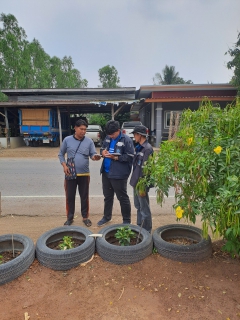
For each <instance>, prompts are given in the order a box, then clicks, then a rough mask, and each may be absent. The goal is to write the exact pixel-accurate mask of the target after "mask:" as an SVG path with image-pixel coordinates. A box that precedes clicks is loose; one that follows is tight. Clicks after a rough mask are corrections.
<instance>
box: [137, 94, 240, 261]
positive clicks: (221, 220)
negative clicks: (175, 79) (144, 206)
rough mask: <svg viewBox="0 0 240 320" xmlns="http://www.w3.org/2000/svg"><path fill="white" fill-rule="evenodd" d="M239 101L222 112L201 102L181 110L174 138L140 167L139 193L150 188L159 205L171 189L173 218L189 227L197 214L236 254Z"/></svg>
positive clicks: (239, 241) (239, 240) (239, 249)
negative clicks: (197, 105)
mask: <svg viewBox="0 0 240 320" xmlns="http://www.w3.org/2000/svg"><path fill="white" fill-rule="evenodd" d="M239 160H240V99H239V98H237V99H236V101H234V102H233V103H232V104H228V105H227V106H226V107H225V108H222V106H220V105H218V104H215V103H214V104H213V103H212V102H211V101H209V100H204V101H203V102H202V104H201V106H200V107H199V109H198V110H195V111H191V110H189V109H187V110H184V111H183V113H182V114H181V120H180V126H179V130H178V132H177V135H176V138H174V139H172V140H168V141H164V142H163V143H162V144H161V146H160V150H159V152H158V153H157V152H155V153H154V155H153V156H152V157H150V158H149V159H148V161H147V163H146V164H145V165H144V176H143V178H141V179H140V180H139V183H138V185H137V188H138V190H140V191H141V190H143V189H144V188H146V187H147V186H149V185H150V184H152V185H153V186H154V187H155V188H156V194H157V201H158V203H160V204H162V203H163V201H164V197H165V196H166V197H168V193H169V189H170V188H173V189H174V191H175V199H176V203H175V204H174V206H173V207H174V209H175V211H176V219H177V221H180V220H181V219H184V218H185V219H186V220H187V221H191V222H193V223H195V222H196V217H197V216H198V215H199V216H201V219H202V222H203V224H202V229H203V235H204V237H205V238H206V237H207V234H208V228H211V230H212V233H213V234H215V235H216V236H217V237H218V236H219V235H220V236H222V237H223V238H225V239H226V241H227V243H226V245H225V246H224V249H225V250H227V251H228V252H229V253H231V254H232V255H233V256H239V255H240V161H239Z"/></svg>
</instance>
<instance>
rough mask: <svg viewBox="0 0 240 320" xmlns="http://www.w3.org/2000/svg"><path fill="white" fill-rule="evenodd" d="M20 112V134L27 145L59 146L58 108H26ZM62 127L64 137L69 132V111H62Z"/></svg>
mask: <svg viewBox="0 0 240 320" xmlns="http://www.w3.org/2000/svg"><path fill="white" fill-rule="evenodd" d="M18 112H19V126H20V134H21V136H22V137H23V140H24V142H25V144H26V145H27V146H30V147H38V146H41V145H50V146H51V147H58V146H59V144H60V135H59V125H58V115H57V110H56V109H33V108H28V109H27V108H26V109H20V110H19V111H18ZM61 127H62V138H64V137H65V136H67V134H68V133H69V125H68V115H67V113H61Z"/></svg>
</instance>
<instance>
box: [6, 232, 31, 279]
mask: <svg viewBox="0 0 240 320" xmlns="http://www.w3.org/2000/svg"><path fill="white" fill-rule="evenodd" d="M12 236H13V243H14V251H20V252H21V254H20V255H19V256H17V257H16V258H14V259H13V260H10V261H8V262H6V263H3V264H1V265H0V285H1V284H4V283H7V282H9V281H12V280H14V279H16V278H17V277H19V276H20V275H22V274H23V273H24V272H25V271H26V270H27V269H28V268H29V267H30V265H31V264H32V263H33V260H34V259H35V247H34V243H33V241H32V239H30V238H28V237H27V236H24V235H21V234H13V235H12V234H6V235H2V236H0V255H1V253H3V252H5V251H11V250H12Z"/></svg>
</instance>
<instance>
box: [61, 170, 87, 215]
mask: <svg viewBox="0 0 240 320" xmlns="http://www.w3.org/2000/svg"><path fill="white" fill-rule="evenodd" d="M89 182H90V176H79V177H77V179H74V180H66V179H65V181H64V187H65V194H66V211H67V218H68V220H72V219H73V217H74V213H75V198H76V190H77V187H78V193H79V196H80V199H81V213H82V217H83V218H88V217H89Z"/></svg>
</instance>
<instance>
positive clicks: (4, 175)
mask: <svg viewBox="0 0 240 320" xmlns="http://www.w3.org/2000/svg"><path fill="white" fill-rule="evenodd" d="M101 162H102V161H101V160H100V161H91V160H90V172H91V178H90V179H91V180H90V196H99V195H102V185H101V176H100V166H101ZM63 183H64V174H63V169H62V166H61V165H60V163H59V162H58V161H57V160H56V159H23V158H15V159H13V158H3V159H1V160H0V191H1V193H2V197H5V196H8V197H10V196H12V197H17V196H22V197H24V196H25V197H29V196H32V197H33V196H34V197H38V196H48V197H50V196H52V197H54V196H64V188H63ZM128 194H129V195H132V187H131V186H130V185H128ZM150 195H151V196H155V192H154V190H151V191H150Z"/></svg>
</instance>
